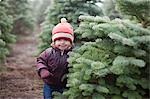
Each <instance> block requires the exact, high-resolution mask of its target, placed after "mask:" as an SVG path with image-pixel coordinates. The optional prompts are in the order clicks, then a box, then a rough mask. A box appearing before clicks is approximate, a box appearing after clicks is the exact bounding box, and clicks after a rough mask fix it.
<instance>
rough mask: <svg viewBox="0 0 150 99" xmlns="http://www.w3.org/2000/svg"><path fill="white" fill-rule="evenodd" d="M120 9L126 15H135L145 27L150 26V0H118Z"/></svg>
mask: <svg viewBox="0 0 150 99" xmlns="http://www.w3.org/2000/svg"><path fill="white" fill-rule="evenodd" d="M116 1H117V7H118V9H119V10H120V11H121V12H122V13H123V14H125V15H129V16H132V17H135V18H136V19H137V20H138V21H139V22H140V23H142V25H143V27H148V26H150V1H149V0H136V1H133V0H116Z"/></svg>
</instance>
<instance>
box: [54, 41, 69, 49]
mask: <svg viewBox="0 0 150 99" xmlns="http://www.w3.org/2000/svg"><path fill="white" fill-rule="evenodd" d="M55 47H57V48H59V49H60V50H66V49H69V48H70V47H71V42H70V41H68V40H65V39H58V40H56V41H55Z"/></svg>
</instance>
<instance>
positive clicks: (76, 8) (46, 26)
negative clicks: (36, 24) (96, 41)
mask: <svg viewBox="0 0 150 99" xmlns="http://www.w3.org/2000/svg"><path fill="white" fill-rule="evenodd" d="M96 2H98V1H96V0H54V1H53V3H52V5H51V6H50V8H49V9H47V11H46V12H45V13H47V16H46V19H45V22H44V23H43V24H42V33H41V35H40V38H41V40H42V43H41V44H40V47H39V48H40V51H43V50H44V49H46V48H47V47H49V44H50V42H51V31H52V28H53V27H54V25H56V24H57V23H59V20H60V19H61V18H62V17H65V18H67V20H68V22H70V23H71V24H72V25H73V27H74V28H77V26H78V24H79V20H78V17H79V16H80V15H94V16H96V15H102V11H101V9H100V8H99V7H98V6H97V5H96V4H95V3H96ZM76 38H77V39H81V38H80V37H79V36H78V35H77V34H76Z"/></svg>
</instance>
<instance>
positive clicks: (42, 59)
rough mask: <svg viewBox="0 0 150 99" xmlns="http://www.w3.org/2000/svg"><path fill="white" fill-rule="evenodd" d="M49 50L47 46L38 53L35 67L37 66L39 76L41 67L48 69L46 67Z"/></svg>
mask: <svg viewBox="0 0 150 99" xmlns="http://www.w3.org/2000/svg"><path fill="white" fill-rule="evenodd" d="M51 50H52V49H51V48H48V49H46V50H45V51H43V52H42V53H41V54H40V55H39V57H37V63H36V67H37V71H38V74H39V76H40V71H41V69H48V68H47V58H48V57H50V55H51Z"/></svg>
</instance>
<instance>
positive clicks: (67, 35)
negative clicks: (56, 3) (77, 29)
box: [52, 18, 74, 42]
mask: <svg viewBox="0 0 150 99" xmlns="http://www.w3.org/2000/svg"><path fill="white" fill-rule="evenodd" d="M60 21H61V23H58V24H57V25H56V26H55V27H54V28H53V30H52V41H55V40H57V39H60V38H64V39H67V40H69V41H70V42H73V41H74V32H73V27H72V26H71V24H69V23H68V22H67V20H66V18H61V20H60Z"/></svg>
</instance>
